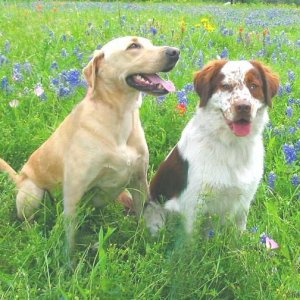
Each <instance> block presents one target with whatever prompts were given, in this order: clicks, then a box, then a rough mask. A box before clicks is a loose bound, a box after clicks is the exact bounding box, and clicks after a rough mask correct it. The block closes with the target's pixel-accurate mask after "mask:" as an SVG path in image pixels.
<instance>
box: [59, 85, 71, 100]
mask: <svg viewBox="0 0 300 300" xmlns="http://www.w3.org/2000/svg"><path fill="white" fill-rule="evenodd" d="M57 94H58V96H59V97H65V96H68V95H70V94H71V91H70V89H69V88H68V87H65V86H60V87H59V89H58V93H57Z"/></svg>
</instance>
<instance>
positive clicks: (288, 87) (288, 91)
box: [285, 82, 292, 94]
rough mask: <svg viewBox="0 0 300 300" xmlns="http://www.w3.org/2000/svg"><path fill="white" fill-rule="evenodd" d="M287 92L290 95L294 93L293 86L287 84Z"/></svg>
mask: <svg viewBox="0 0 300 300" xmlns="http://www.w3.org/2000/svg"><path fill="white" fill-rule="evenodd" d="M285 91H286V92H287V93H288V94H290V93H291V92H292V86H291V84H290V83H289V82H287V83H286V84H285Z"/></svg>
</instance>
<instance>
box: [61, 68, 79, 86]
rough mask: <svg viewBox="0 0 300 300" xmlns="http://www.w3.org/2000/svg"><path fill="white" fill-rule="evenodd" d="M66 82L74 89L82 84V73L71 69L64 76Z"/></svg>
mask: <svg viewBox="0 0 300 300" xmlns="http://www.w3.org/2000/svg"><path fill="white" fill-rule="evenodd" d="M64 76H65V79H66V81H67V82H68V83H69V84H70V85H71V86H73V87H75V86H78V85H80V84H81V78H80V77H81V72H80V71H79V70H76V69H71V70H69V71H67V72H65V74H64Z"/></svg>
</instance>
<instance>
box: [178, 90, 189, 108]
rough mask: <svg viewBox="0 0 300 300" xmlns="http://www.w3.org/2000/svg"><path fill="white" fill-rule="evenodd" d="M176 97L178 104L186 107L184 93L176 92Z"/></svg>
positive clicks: (186, 100)
mask: <svg viewBox="0 0 300 300" xmlns="http://www.w3.org/2000/svg"><path fill="white" fill-rule="evenodd" d="M177 97H178V103H179V104H183V105H185V106H187V105H188V98H187V95H186V92H185V91H184V90H181V91H178V92H177Z"/></svg>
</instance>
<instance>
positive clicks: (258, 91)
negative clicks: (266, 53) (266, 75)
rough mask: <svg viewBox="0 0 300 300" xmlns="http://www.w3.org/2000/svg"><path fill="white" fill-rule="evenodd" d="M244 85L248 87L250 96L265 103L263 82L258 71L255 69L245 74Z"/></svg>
mask: <svg viewBox="0 0 300 300" xmlns="http://www.w3.org/2000/svg"><path fill="white" fill-rule="evenodd" d="M245 83H246V86H247V87H248V89H249V91H250V93H251V95H252V96H253V97H254V98H255V99H258V100H261V101H262V102H265V95H264V91H263V81H262V78H261V75H260V73H259V71H258V70H257V69H256V68H255V69H251V70H250V71H248V72H247V74H246V76H245Z"/></svg>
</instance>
